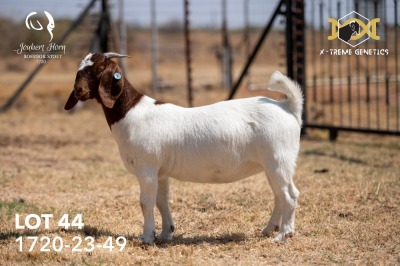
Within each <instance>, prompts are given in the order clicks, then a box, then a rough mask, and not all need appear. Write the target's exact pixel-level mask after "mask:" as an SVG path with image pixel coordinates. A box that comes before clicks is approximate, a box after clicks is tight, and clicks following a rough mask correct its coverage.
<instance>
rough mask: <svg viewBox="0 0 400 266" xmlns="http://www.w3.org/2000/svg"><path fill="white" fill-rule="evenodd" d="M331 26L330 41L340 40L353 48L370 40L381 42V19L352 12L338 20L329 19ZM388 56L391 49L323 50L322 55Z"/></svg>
mask: <svg viewBox="0 0 400 266" xmlns="http://www.w3.org/2000/svg"><path fill="white" fill-rule="evenodd" d="M328 22H329V23H330V25H331V33H330V35H329V36H328V40H329V41H333V40H335V39H339V40H341V41H342V42H344V43H346V44H347V45H349V46H351V47H353V48H354V47H356V46H358V45H360V44H362V43H364V42H366V41H368V40H369V39H373V40H375V41H379V40H380V36H378V34H377V27H378V23H379V22H380V18H373V19H371V20H370V19H368V18H366V17H365V16H363V15H361V14H360V13H358V12H356V11H352V12H350V13H348V14H347V15H345V16H343V17H342V18H340V19H338V20H336V19H334V18H328ZM323 54H329V55H352V54H355V55H388V54H389V49H355V50H353V49H352V48H350V49H336V48H333V49H322V50H320V55H323Z"/></svg>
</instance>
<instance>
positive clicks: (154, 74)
mask: <svg viewBox="0 0 400 266" xmlns="http://www.w3.org/2000/svg"><path fill="white" fill-rule="evenodd" d="M150 10H151V11H150V12H151V84H152V90H153V93H154V92H156V91H157V90H158V36H157V21H156V0H151V1H150Z"/></svg>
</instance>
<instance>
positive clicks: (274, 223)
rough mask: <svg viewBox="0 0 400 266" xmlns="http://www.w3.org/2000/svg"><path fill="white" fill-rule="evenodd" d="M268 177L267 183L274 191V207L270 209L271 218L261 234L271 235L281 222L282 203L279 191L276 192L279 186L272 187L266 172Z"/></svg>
mask: <svg viewBox="0 0 400 266" xmlns="http://www.w3.org/2000/svg"><path fill="white" fill-rule="evenodd" d="M266 175H267V178H268V183H269V184H270V186H271V188H272V192H273V193H274V209H273V210H272V214H271V218H270V219H269V222H268V225H267V226H266V227H265V228H264V230H263V231H262V234H263V235H265V236H267V237H271V236H272V235H273V233H274V232H275V231H278V230H279V227H280V226H281V222H282V204H281V200H280V193H278V191H279V188H275V187H273V184H274V183H272V182H271V180H270V177H269V176H268V174H267V173H266Z"/></svg>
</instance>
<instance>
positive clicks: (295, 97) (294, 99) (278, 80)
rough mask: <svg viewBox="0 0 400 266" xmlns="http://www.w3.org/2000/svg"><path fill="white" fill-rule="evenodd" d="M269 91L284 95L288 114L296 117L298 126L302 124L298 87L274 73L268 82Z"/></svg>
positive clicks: (281, 75) (301, 102)
mask: <svg viewBox="0 0 400 266" xmlns="http://www.w3.org/2000/svg"><path fill="white" fill-rule="evenodd" d="M269 89H270V90H271V91H278V92H281V93H283V94H285V95H286V97H287V100H286V102H287V104H288V108H289V110H290V112H291V113H292V114H293V115H294V116H295V117H296V119H297V121H298V122H299V125H300V126H301V124H302V119H301V114H302V111H303V93H302V92H301V88H300V86H299V85H298V84H297V83H296V82H294V81H292V80H291V79H289V78H288V77H286V76H285V75H283V74H282V73H281V72H279V71H275V72H274V73H273V74H272V76H271V80H270V81H269Z"/></svg>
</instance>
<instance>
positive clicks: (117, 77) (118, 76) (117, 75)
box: [114, 72, 121, 80]
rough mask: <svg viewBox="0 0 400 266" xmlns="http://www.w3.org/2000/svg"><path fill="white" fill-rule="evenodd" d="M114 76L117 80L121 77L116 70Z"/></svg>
mask: <svg viewBox="0 0 400 266" xmlns="http://www.w3.org/2000/svg"><path fill="white" fill-rule="evenodd" d="M114 78H115V79H118V80H119V79H121V74H120V73H118V72H115V73H114Z"/></svg>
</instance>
